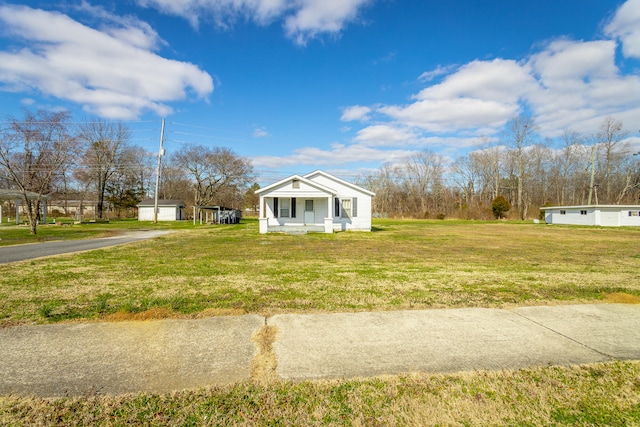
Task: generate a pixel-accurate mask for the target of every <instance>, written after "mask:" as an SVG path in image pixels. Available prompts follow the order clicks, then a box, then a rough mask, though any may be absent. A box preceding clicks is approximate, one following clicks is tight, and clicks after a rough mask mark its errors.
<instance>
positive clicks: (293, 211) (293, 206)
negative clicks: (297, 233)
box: [291, 197, 296, 218]
mask: <svg viewBox="0 0 640 427" xmlns="http://www.w3.org/2000/svg"><path fill="white" fill-rule="evenodd" d="M295 217H296V198H295V197H292V198H291V218H295Z"/></svg>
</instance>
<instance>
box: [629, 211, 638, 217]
mask: <svg viewBox="0 0 640 427" xmlns="http://www.w3.org/2000/svg"><path fill="white" fill-rule="evenodd" d="M629 216H640V212H638V211H629Z"/></svg>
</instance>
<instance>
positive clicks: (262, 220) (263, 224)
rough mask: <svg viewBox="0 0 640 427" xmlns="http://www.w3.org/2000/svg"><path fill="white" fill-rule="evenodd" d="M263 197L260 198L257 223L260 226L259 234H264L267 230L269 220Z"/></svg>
mask: <svg viewBox="0 0 640 427" xmlns="http://www.w3.org/2000/svg"><path fill="white" fill-rule="evenodd" d="M265 203H266V201H265V199H264V196H260V216H259V218H258V223H259V225H260V234H266V233H267V231H268V229H269V220H268V219H267V209H266V206H265Z"/></svg>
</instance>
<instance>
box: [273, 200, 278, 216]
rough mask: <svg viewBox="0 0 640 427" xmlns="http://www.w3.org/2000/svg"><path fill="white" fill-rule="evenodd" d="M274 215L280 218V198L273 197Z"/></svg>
mask: <svg viewBox="0 0 640 427" xmlns="http://www.w3.org/2000/svg"><path fill="white" fill-rule="evenodd" d="M273 217H274V218H278V198H277V197H274V198H273Z"/></svg>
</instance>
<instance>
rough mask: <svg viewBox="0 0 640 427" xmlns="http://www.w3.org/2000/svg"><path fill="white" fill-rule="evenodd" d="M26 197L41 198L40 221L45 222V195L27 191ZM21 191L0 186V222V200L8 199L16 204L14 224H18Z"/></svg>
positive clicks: (0, 206)
mask: <svg viewBox="0 0 640 427" xmlns="http://www.w3.org/2000/svg"><path fill="white" fill-rule="evenodd" d="M26 193H27V199H29V200H37V199H38V197H40V199H41V200H42V223H43V224H46V223H47V196H39V195H38V193H33V192H31V191H27V192H26ZM22 197H23V195H22V193H21V192H20V191H18V190H7V189H2V188H0V224H1V223H2V203H1V202H2V201H4V200H10V201H12V202H13V203H14V204H15V205H16V225H17V224H20V205H21V204H22V200H23V199H22Z"/></svg>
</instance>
